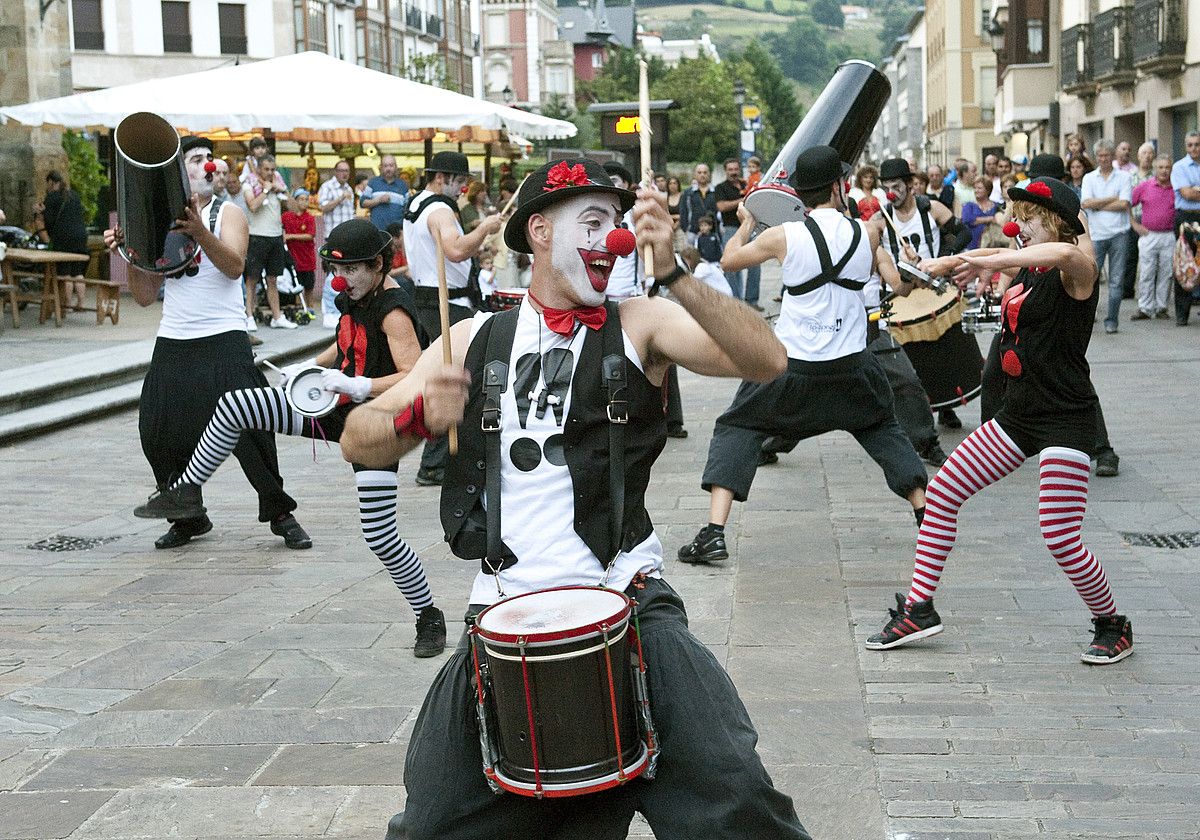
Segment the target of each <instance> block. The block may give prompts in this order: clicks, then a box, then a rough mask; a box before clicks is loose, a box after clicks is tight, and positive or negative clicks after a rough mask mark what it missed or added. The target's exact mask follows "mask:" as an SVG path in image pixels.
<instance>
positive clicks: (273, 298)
mask: <svg viewBox="0 0 1200 840" xmlns="http://www.w3.org/2000/svg"><path fill="white" fill-rule="evenodd" d="M281 195H282V193H280V191H279V182H278V180H277V179H276V178H275V158H274V157H273V156H271V155H266V156H264V157H262V158H260V159H259V161H258V166H257V167H256V169H255V174H253V175H251V176H250V177H249V179H248V180H247V181H246V183H245V184H244V185H243V186H242V198H244V199H245V200H246V217H247V219H248V220H249V222H250V247H249V249H248V250H247V251H246V274H245V284H246V329H248V330H255V329H258V326H257V324H256V323H255V321H254V303H255V301H254V298H255V293H256V292H257V290H258V281H259V280H262V279H263V277H264V275H265V276H266V280H265V284H266V287H267V305H268V306H269V307H270V309H271V326H272V327H274V328H275V329H278V330H294V329H296V325H295V324H294V323H292V322H291V321H289V320H288V319H287V318H284V317H283V312H282V311H281V310H280V308H279V289H278V287H277V286H276V283H277V282H278V280H279V275H281V274H283V272H284V270H285V269H286V267H287V248H286V247H284V244H283V210H282V208H281V205H280V196H281Z"/></svg>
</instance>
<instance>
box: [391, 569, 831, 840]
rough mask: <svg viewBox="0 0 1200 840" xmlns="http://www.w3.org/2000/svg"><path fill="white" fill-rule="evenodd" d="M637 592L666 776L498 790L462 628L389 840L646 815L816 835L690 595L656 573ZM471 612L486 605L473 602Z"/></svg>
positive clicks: (677, 831) (707, 832)
mask: <svg viewBox="0 0 1200 840" xmlns="http://www.w3.org/2000/svg"><path fill="white" fill-rule="evenodd" d="M628 594H629V595H630V597H636V599H637V601H638V604H639V607H638V615H639V623H640V626H641V633H642V646H643V650H644V651H645V655H646V665H647V673H648V682H649V689H650V701H651V713H652V715H653V717H654V724H655V728H656V729H657V731H658V737H659V742H660V744H661V747H662V752H661V755H660V759H659V763H658V774H657V776H656V777H655V778H654V780H652V781H646V780H644V779H640V778H639V779H635V780H634V781H632V782H630V783H628V784H626V785H623V786H621V787H618V788H611V789H609V790H606V791H602V792H600V793H596V794H588V795H586V796H578V797H568V798H565V799H550V800H544V801H539V800H536V799H533V798H530V797H525V796H518V795H515V794H511V793H505V794H502V795H496V794H494V793H492V792H491V790H490V788H488V786H487V783H486V781H485V780H484V777H483V772H482V769H481V768H482V761H483V760H482V757H481V751H480V747H479V727H478V724H477V718H476V712H475V694H474V687H473V679H474V671H473V667H472V664H471V657H470V655H469V647H468V644H469V643H468V640H467V637H466V636H465V635H464V636H463V638H462V640H461V641H460V642H459V645H458V648H457V649H456V650H455V652H454V654H453V655H452V656H451V657H450V659H449V660H448V661H447V662H446V664H445V666H443V668H442V670H441V671H440V672H439V673H438V675H437V677H436V678H435V679H434V681H433V685H432V686H431V687H430V689H429V693H428V694H427V695H426V697H425V703H424V705H423V706H422V708H421V713H420V715H419V717H418V718H417V723H416V726H415V727H414V729H413V733H412V739H411V740H410V741H409V747H408V755H407V758H406V760H405V765H404V786H405V787H406V788H407V790H408V800H407V804H406V806H405V811H404V812H403V813H401V814H397V815H396V816H395V817H394V818H392V820H391V822H390V823H389V825H388V832H387V840H434V838H436V839H437V840H531V838H537V840H617V838H623V837H625V836H626V835H627V834H628V833H629V824H630V821H631V820H632V819H633V815H634V812H635V811H640V812H641V813H642V814H643V815H644V816H645V817H646V820H647V821H648V822H649V823H650V827H651V828H652V829H653V830H654V835H655V837H657V838H658V840H696V839H697V838H704V840H745V839H746V838H750V837H753V838H755V840H811V838H810V837H809V835H808V833H807V832H806V831H805V830H804V827H803V826H802V825H801V824H800V821H799V820H798V819H797V817H796V811H795V809H794V808H793V807H792V801H791V799H790V798H789V797H787V796H785V795H784V794H782V793H780V792H779V791H777V790H776V789H775V788H774V786H772V784H771V779H770V777H769V776H768V775H767V771H766V769H765V768H764V767H763V765H762V761H761V760H760V759H759V757H758V753H757V752H756V751H755V744H756V743H757V741H758V733H757V732H755V730H754V725H753V724H752V723H751V722H750V717H749V715H748V714H747V713H746V709H745V707H744V706H743V705H742V701H741V700H740V699H739V698H738V695H737V690H736V689H735V688H734V686H733V682H732V681H731V680H730V679H729V676H728V675H727V674H726V673H725V671H724V669H723V668H721V666H720V664H719V663H718V662H717V660H716V658H715V657H713V655H712V653H711V652H710V651H709V650H708V648H706V647H705V646H704V645H703V644H701V642H700V641H699V640H698V639H696V637H695V636H693V635H692V634H691V632H690V631H689V630H688V626H687V614H686V612H685V610H684V606H683V602H682V601H681V600H680V598H679V596H678V595H677V594H676V593H675V591H674V590H673V589H671V587H670V586H669V585H667V583H666V582H665V581H662V580H655V579H652V578H651V579H647V580H646V581H645V589H643V590H638V589H635V588H634V587H630V589H629V590H628ZM470 609H471V613H470V614H473V613H477V612H478V611H479V609H480V608H479V607H476V606H472V607H471V608H470Z"/></svg>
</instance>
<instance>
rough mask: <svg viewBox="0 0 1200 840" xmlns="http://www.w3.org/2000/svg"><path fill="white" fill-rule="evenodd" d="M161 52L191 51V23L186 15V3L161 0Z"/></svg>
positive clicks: (176, 0)
mask: <svg viewBox="0 0 1200 840" xmlns="http://www.w3.org/2000/svg"><path fill="white" fill-rule="evenodd" d="M162 32H163V52H169V53H190V52H191V51H192V24H191V20H190V18H189V15H188V4H187V3H181V2H178V0H163V4H162Z"/></svg>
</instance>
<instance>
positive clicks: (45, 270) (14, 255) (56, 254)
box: [0, 248, 91, 328]
mask: <svg viewBox="0 0 1200 840" xmlns="http://www.w3.org/2000/svg"><path fill="white" fill-rule="evenodd" d="M90 259H91V256H90V255H88V254H71V253H68V252H66V251H39V250H35V249H31V248H9V249H8V253H7V254H6V255H5V257H4V260H3V261H2V262H0V272H2V273H3V277H4V283H5V284H6V285H9V286H13V287H15V288H14V290H13V291H10V292H9V293H8V297H9V302H10V303H11V304H12V319H13V327H14V328H19V327H20V326H21V319H20V316H19V315H18V314H17V304H18V303H19V302H28V303H40V304H41V311H40V312H39V313H38V323H39V324H44V323H45V322H46V319H47V318H49V317H50V313H51V312H53V313H54V325H55V326H58V327H61V326H62V310H63V306H62V295H61V294H60V291H59V289H60V285H59V279H58V268H57V265H56V264H57V263H60V262H76V263H83V264H84V265H86V264H87V263H88V261H89V260H90ZM18 262H22V263H33V264H35V265H40V266H41V267H42V271H41V274H37V273H34V272H30V271H25V270H19V269H16V268H14V267H13V263H18ZM81 270H82V269H81ZM20 277H35V278H40V279H41V281H42V294H41V296H40V297H36V296H33V295H22V294H21V293H20V291H19V285H18V283H17V279H18V278H20Z"/></svg>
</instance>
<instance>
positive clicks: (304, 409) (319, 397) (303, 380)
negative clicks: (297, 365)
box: [284, 366, 338, 417]
mask: <svg viewBox="0 0 1200 840" xmlns="http://www.w3.org/2000/svg"><path fill="white" fill-rule="evenodd" d="M324 370H325V369H324V368H321V367H315V366H314V367H308V368H305V369H304V370H302V371H300V372H299V373H297V374H296V375H295V376H293V377H292V378H291V379H289V380H288V382H287V389H286V390H285V391H284V394H285V396H286V397H287V401H288V403H289V404H290V405H291V406H292V408H294V409H296V411H298V412H299V413H301V414H303V415H304V416H305V417H324V416H325V415H326V414H328V413H329V412H331V411H333V409H334V407H335V406H336V405H337V403H338V394H337V393H336V392H334V391H326V390H325V388H324V387H322V385H321V372H322V371H324Z"/></svg>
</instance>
